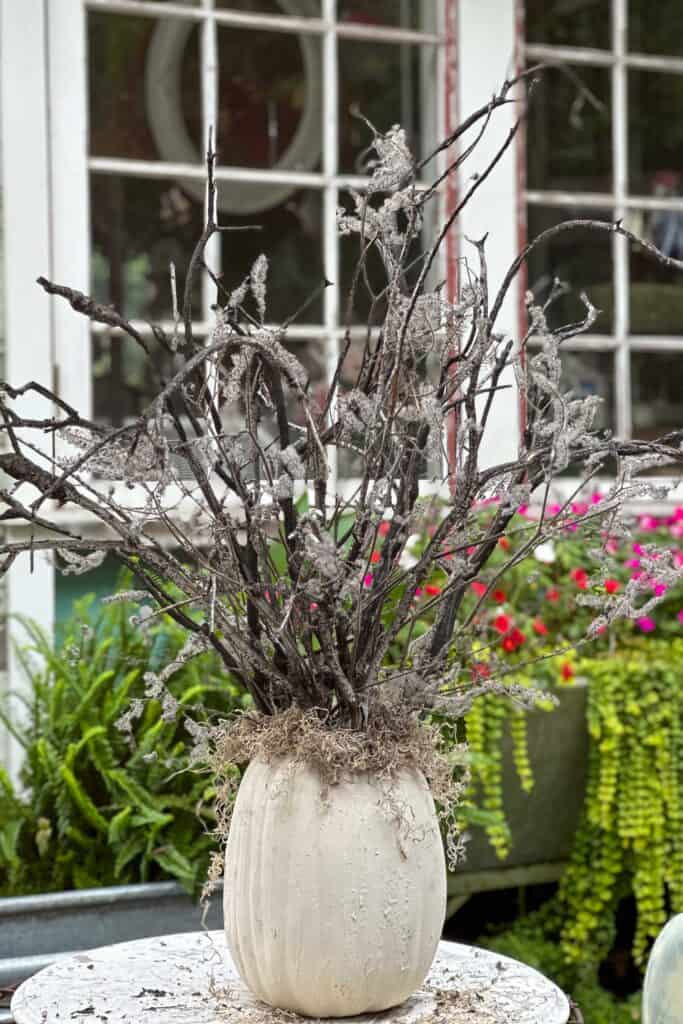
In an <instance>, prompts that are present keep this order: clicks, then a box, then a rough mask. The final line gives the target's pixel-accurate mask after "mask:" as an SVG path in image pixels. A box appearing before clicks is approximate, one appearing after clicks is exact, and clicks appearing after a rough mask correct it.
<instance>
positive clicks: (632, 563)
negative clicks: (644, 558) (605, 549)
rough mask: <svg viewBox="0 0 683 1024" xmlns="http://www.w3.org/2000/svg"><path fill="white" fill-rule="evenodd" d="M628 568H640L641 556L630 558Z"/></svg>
mask: <svg viewBox="0 0 683 1024" xmlns="http://www.w3.org/2000/svg"><path fill="white" fill-rule="evenodd" d="M626 568H627V569H639V568H640V559H639V558H629V560H628V562H626Z"/></svg>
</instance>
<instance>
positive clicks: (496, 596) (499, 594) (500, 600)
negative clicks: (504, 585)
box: [493, 590, 507, 604]
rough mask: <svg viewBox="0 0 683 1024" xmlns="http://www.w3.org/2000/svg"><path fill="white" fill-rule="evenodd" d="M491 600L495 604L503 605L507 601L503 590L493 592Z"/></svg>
mask: <svg viewBox="0 0 683 1024" xmlns="http://www.w3.org/2000/svg"><path fill="white" fill-rule="evenodd" d="M493 600H494V601H495V602H496V604H504V603H505V602H506V601H507V594H506V593H505V591H504V590H494V591H493Z"/></svg>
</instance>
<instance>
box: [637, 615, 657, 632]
mask: <svg viewBox="0 0 683 1024" xmlns="http://www.w3.org/2000/svg"><path fill="white" fill-rule="evenodd" d="M636 625H637V627H638V629H639V630H640V631H641V633H652V632H653V630H655V629H656V628H657V624H656V622H655V620H654V619H651V618H650V616H649V615H643V617H642V618H640V619H636Z"/></svg>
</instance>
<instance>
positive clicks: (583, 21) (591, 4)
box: [524, 0, 675, 50]
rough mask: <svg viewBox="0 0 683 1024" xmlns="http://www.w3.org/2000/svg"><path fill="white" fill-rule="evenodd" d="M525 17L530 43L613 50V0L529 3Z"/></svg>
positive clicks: (554, 0) (534, 1)
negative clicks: (611, 17)
mask: <svg viewBox="0 0 683 1024" xmlns="http://www.w3.org/2000/svg"><path fill="white" fill-rule="evenodd" d="M674 2H675V0H674ZM524 17H525V21H526V38H527V41H528V42H530V43H552V44H553V45H555V46H590V47H591V48H594V47H598V48H599V49H601V50H609V49H610V48H611V38H610V0H578V2H574V3H567V0H526V5H525V15H524Z"/></svg>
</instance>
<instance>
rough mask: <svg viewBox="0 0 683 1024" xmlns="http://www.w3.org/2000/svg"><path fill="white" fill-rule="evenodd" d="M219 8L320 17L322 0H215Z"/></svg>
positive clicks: (279, 15) (215, 4)
mask: <svg viewBox="0 0 683 1024" xmlns="http://www.w3.org/2000/svg"><path fill="white" fill-rule="evenodd" d="M214 7H216V9H217V10H219V11H221V10H225V11H239V12H240V13H241V14H275V15H277V17H278V18H281V17H282V16H283V14H284V15H287V14H289V15H295V16H296V17H297V18H319V17H320V0H214Z"/></svg>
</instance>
